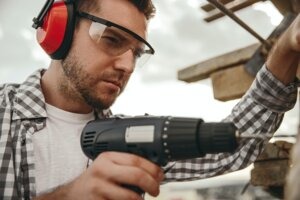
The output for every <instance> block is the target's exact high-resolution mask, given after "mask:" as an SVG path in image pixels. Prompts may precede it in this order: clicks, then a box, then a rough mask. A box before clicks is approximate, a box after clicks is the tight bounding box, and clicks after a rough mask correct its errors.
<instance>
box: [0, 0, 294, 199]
mask: <svg viewBox="0 0 300 200" xmlns="http://www.w3.org/2000/svg"><path fill="white" fill-rule="evenodd" d="M153 1H154V4H155V5H156V8H157V14H156V17H155V18H154V19H153V20H152V21H151V22H150V24H149V36H148V37H149V38H148V40H149V42H150V43H151V44H152V46H153V47H154V48H155V50H156V54H155V56H153V57H152V58H151V60H149V61H148V63H147V65H145V66H143V67H142V68H139V69H137V70H136V72H135V73H134V74H133V76H132V78H131V80H130V82H129V84H128V86H127V89H126V90H125V92H124V93H123V94H122V95H121V96H120V98H119V99H118V101H117V102H116V103H115V104H114V105H113V107H112V110H113V112H114V113H115V114H121V113H122V114H126V115H143V114H145V113H148V114H151V115H172V116H184V117H198V118H202V119H204V121H212V122H217V121H220V120H222V119H223V118H225V117H226V116H227V115H228V114H229V113H230V111H231V109H232V107H233V106H234V105H235V104H236V103H237V102H238V100H232V101H227V102H221V101H218V100H215V99H214V97H213V90H212V86H211V82H210V79H205V80H202V81H198V82H194V83H189V84H188V83H185V82H182V81H178V79H177V72H178V70H180V69H183V68H186V67H187V66H190V65H192V64H195V63H198V62H200V61H203V60H206V59H208V58H212V57H215V56H217V55H221V54H224V53H227V52H229V51H233V50H236V49H238V48H242V47H245V46H247V45H250V44H253V43H257V39H255V38H254V37H253V36H251V35H250V34H249V33H248V32H246V31H245V30H244V29H242V28H241V27H240V26H239V25H237V24H236V23H235V22H233V21H232V20H231V19H229V18H228V17H225V18H221V19H219V20H216V21H214V22H211V23H206V22H205V21H204V20H203V18H204V15H205V13H203V11H202V10H200V5H202V4H204V3H206V1H205V0H184V1H183V0H163V1H162V0H153ZM43 4H44V1H42V0H40V1H36V0H27V1H17V0H1V1H0V83H7V82H16V83H21V82H23V81H24V80H25V79H26V77H27V76H28V75H30V74H31V73H32V72H33V71H34V70H36V69H38V68H47V66H48V64H49V62H50V59H49V57H48V56H47V55H46V54H45V53H44V52H43V51H42V49H41V48H40V47H39V46H38V45H37V42H36V39H35V29H33V28H31V25H32V18H33V17H35V16H37V14H38V13H39V11H40V9H41V7H42V6H43ZM236 14H237V15H238V16H239V17H240V18H241V19H242V20H244V21H245V22H247V24H248V25H249V26H250V27H252V28H253V29H255V30H256V31H257V32H258V33H259V34H260V35H261V36H263V37H264V38H267V36H268V35H269V34H270V33H271V32H272V31H273V29H274V28H275V27H276V26H277V25H278V24H279V23H280V21H281V20H282V16H281V14H280V13H279V12H278V11H277V9H276V8H275V7H274V6H273V4H271V3H270V2H269V1H265V2H261V3H256V4H254V5H253V6H250V7H248V8H245V9H242V10H240V11H238V12H236ZM298 113H299V111H298V105H296V106H295V108H294V109H293V110H291V111H290V112H288V113H286V116H285V118H284V121H283V123H282V125H281V127H280V129H279V130H278V131H277V133H276V134H280V135H282V134H287V135H290V134H296V133H297V127H298ZM251 167H252V166H250V167H248V168H247V169H245V170H242V171H239V172H235V173H232V174H228V175H224V176H220V177H215V178H210V179H205V180H199V181H192V182H187V183H172V184H166V185H163V186H162V188H161V194H160V196H159V197H158V198H156V199H164V200H186V199H189V200H190V199H252V197H251V194H250V193H249V194H248V193H247V192H245V193H244V195H241V191H242V189H243V187H244V186H245V185H246V184H247V182H248V181H249V179H250V178H249V177H250V175H249V171H250V170H251ZM232 185H236V186H237V187H235V188H237V189H231V190H230V191H231V193H230V192H228V191H229V190H228V188H226V187H231V186H232ZM218 187H222V188H223V189H219V188H218ZM207 188H211V190H207ZM216 188H217V189H216ZM214 189H215V190H214ZM221 190H222V191H225V192H226V191H227V193H228V194H225V193H223V194H222V195H221V196H222V197H218V195H219V192H220V191H221ZM199 191H202V192H199ZM247 191H248V192H249V191H251V188H250V189H248V190H247ZM256 191H257V192H258V194H256V196H261V197H262V198H261V199H268V198H269V197H268V195H267V194H265V193H264V192H263V191H260V190H256ZM200 193H201V194H200ZM205 195H206V196H205ZM227 196H228V197H227ZM146 198H147V199H151V198H150V197H146ZM253 199H254V198H253ZM256 199H257V198H256ZM273 199H274V198H273Z"/></svg>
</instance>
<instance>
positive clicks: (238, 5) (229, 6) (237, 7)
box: [204, 0, 265, 22]
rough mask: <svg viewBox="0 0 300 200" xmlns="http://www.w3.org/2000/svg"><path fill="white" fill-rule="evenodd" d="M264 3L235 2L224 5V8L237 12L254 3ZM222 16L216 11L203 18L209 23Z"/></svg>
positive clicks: (250, 1)
mask: <svg viewBox="0 0 300 200" xmlns="http://www.w3.org/2000/svg"><path fill="white" fill-rule="evenodd" d="M260 1H265V0H235V1H233V2H230V3H228V4H226V5H225V7H226V8H227V9H229V10H231V11H233V12H234V11H238V10H241V9H243V8H246V7H248V6H250V5H252V4H254V3H257V2H260ZM223 16H224V14H223V12H221V11H220V10H218V9H215V10H212V11H210V12H209V13H208V16H207V17H205V18H204V20H205V21H206V22H211V21H214V20H216V19H219V18H221V17H223Z"/></svg>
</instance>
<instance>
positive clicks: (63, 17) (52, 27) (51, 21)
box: [36, 1, 75, 60]
mask: <svg viewBox="0 0 300 200" xmlns="http://www.w3.org/2000/svg"><path fill="white" fill-rule="evenodd" d="M74 13H75V11H74V5H73V4H72V3H66V2H63V1H59V2H55V3H53V5H52V7H51V8H50V10H49V11H48V13H47V15H46V16H45V17H44V19H43V24H42V25H41V27H38V29H37V35H36V36H37V40H38V42H39V44H40V45H41V47H42V48H43V49H44V50H45V52H46V53H47V54H48V55H50V57H51V58H52V59H57V60H60V59H63V58H65V57H66V55H67V53H68V51H69V49H70V46H71V43H72V38H73V30H74V24H75V19H74Z"/></svg>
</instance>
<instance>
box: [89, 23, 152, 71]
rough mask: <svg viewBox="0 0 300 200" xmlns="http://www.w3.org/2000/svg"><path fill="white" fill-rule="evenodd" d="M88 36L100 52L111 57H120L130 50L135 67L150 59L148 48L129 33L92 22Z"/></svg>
mask: <svg viewBox="0 0 300 200" xmlns="http://www.w3.org/2000/svg"><path fill="white" fill-rule="evenodd" d="M89 34H90V36H91V38H92V39H93V41H95V42H96V43H97V44H98V46H99V48H100V49H101V50H102V51H105V52H106V53H107V54H108V55H111V56H120V55H122V54H124V53H125V52H127V51H128V50H131V51H132V52H133V56H134V60H133V62H134V63H135V64H136V66H137V67H140V66H143V65H144V64H145V63H146V62H147V61H148V60H149V58H150V57H151V55H152V54H151V50H150V48H149V47H148V46H147V45H145V44H144V43H143V42H142V41H139V40H137V39H136V38H135V37H133V36H132V35H130V34H129V33H127V32H125V31H123V30H121V29H119V28H116V27H107V26H106V25H104V24H101V23H97V22H92V24H91V26H90V30H89Z"/></svg>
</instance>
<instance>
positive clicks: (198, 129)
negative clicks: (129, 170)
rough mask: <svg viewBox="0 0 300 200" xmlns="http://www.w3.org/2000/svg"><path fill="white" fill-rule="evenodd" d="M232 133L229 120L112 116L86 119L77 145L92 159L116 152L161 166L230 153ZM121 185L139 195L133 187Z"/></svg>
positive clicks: (232, 141)
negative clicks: (207, 121)
mask: <svg viewBox="0 0 300 200" xmlns="http://www.w3.org/2000/svg"><path fill="white" fill-rule="evenodd" d="M236 134H237V131H236V128H235V126H234V125H233V123H221V122H219V123H205V122H204V121H203V120H202V119H197V118H183V117H170V116H169V117H163V116H161V117H155V116H136V117H113V118H106V119H98V120H94V121H91V122H89V123H88V124H87V125H86V126H85V127H84V129H83V131H82V135H81V147H82V150H83V152H84V153H85V155H86V156H87V157H89V158H90V159H93V160H94V159H95V158H96V157H97V156H98V155H99V154H100V153H102V152H105V151H119V152H127V153H133V154H136V155H139V156H142V157H144V158H146V159H148V160H150V161H152V162H154V163H156V164H157V165H159V166H165V165H166V164H167V163H168V162H170V161H176V160H184V159H190V158H198V157H203V156H204V155H205V154H207V153H221V152H233V151H234V150H235V149H236V148H237V140H236ZM124 187H127V188H129V189H131V190H133V191H135V192H137V193H139V194H141V195H142V194H143V191H142V190H141V189H139V188H137V187H135V186H128V185H126V186H124Z"/></svg>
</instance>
